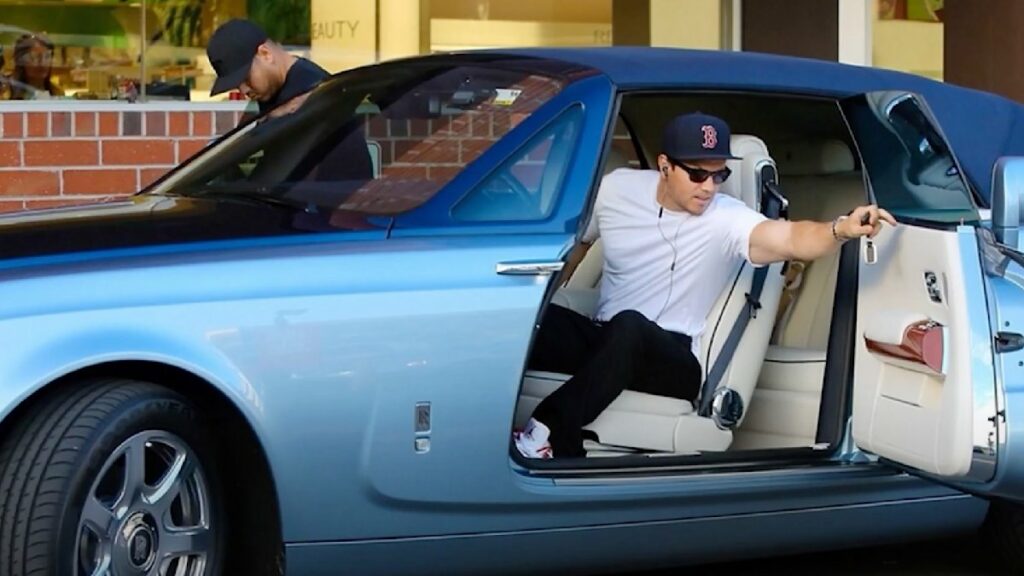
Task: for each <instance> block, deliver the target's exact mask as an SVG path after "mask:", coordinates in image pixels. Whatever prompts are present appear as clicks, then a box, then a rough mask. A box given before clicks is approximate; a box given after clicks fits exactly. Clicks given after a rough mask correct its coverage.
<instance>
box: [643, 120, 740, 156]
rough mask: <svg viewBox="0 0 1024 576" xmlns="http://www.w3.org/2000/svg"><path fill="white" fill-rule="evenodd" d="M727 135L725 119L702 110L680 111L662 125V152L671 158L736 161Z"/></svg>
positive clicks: (728, 133)
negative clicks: (685, 112) (704, 112)
mask: <svg viewBox="0 0 1024 576" xmlns="http://www.w3.org/2000/svg"><path fill="white" fill-rule="evenodd" d="M729 138H730V132H729V125H728V124H726V123H725V120H722V119H721V118H718V117H717V116H711V115H710V114H703V113H701V112H694V113H691V114H683V115H681V116H676V117H675V118H673V119H672V120H671V121H669V123H668V124H666V125H665V132H664V134H663V135H662V141H661V151H662V153H664V154H665V155H666V156H668V157H669V158H672V159H674V160H719V159H721V160H739V159H740V158H739V157H738V156H733V155H732V150H731V149H730V148H729Z"/></svg>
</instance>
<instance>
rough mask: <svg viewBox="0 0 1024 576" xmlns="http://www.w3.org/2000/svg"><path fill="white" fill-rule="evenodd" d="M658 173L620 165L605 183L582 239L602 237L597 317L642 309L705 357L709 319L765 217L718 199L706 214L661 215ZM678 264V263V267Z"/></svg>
mask: <svg viewBox="0 0 1024 576" xmlns="http://www.w3.org/2000/svg"><path fill="white" fill-rule="evenodd" d="M658 178H659V176H658V172H656V171H654V170H633V169H630V168H620V169H618V170H615V171H614V172H612V173H610V174H608V175H607V176H605V177H604V179H603V180H602V181H601V187H600V189H599V191H598V195H597V202H596V205H595V207H594V217H593V218H591V221H590V225H589V226H588V228H587V231H586V232H585V233H584V235H583V241H584V242H588V243H590V242H593V241H595V240H596V239H597V238H598V237H599V236H600V237H601V238H603V242H602V246H603V251H604V267H603V271H602V274H601V293H600V298H599V300H598V304H597V313H596V314H595V316H594V317H595V319H596V320H599V321H607V320H611V318H612V317H613V316H615V315H616V314H617V313H619V312H622V311H623V310H636V311H638V312H640V313H641V314H643V315H644V316H646V317H647V318H648V319H650V320H652V321H654V322H656V323H657V324H658V325H659V326H661V327H662V328H664V329H665V330H670V331H672V332H681V333H683V334H688V335H689V336H690V337H691V338H692V339H693V353H694V355H695V356H698V357H699V354H700V338H701V336H702V335H703V333H704V324H705V319H706V317H707V315H708V313H709V312H711V307H712V306H714V304H715V301H716V300H717V299H718V296H719V295H720V294H721V293H722V291H723V290H724V289H725V287H726V284H727V283H728V282H729V281H730V280H731V279H732V277H733V276H734V274H735V273H736V271H737V268H738V266H739V264H740V262H742V261H743V260H747V261H749V260H750V256H749V254H748V250H749V248H750V233H751V232H752V231H753V229H754V227H755V226H757V225H758V224H760V223H761V222H763V221H764V220H765V217H764V216H763V215H762V214H760V213H758V212H757V211H755V210H752V209H751V208H749V207H747V205H746V204H744V203H743V202H741V201H739V200H737V199H735V198H733V197H732V196H728V195H725V194H715V196H714V198H713V199H712V200H711V203H710V204H709V205H708V207H707V209H706V210H705V211H704V213H703V214H701V215H699V216H694V215H692V214H690V213H688V212H673V211H671V210H667V209H666V210H661V211H660V212H661V216H660V217H659V215H658V214H659V208H661V205H660V204H658V201H657V191H658ZM673 263H674V266H673Z"/></svg>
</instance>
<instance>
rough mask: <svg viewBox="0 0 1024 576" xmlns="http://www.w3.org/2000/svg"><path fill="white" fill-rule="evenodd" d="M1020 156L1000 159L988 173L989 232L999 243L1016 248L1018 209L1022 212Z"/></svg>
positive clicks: (1023, 162) (1023, 176) (1023, 160)
mask: <svg viewBox="0 0 1024 576" xmlns="http://www.w3.org/2000/svg"><path fill="white" fill-rule="evenodd" d="M1021 196H1024V157H1013V156H1004V157H1002V158H1000V159H999V160H997V161H996V166H995V168H994V169H993V171H992V232H993V234H995V236H996V240H998V241H999V243H1000V244H1005V245H1007V246H1009V247H1011V248H1014V249H1019V247H1020V242H1019V238H1020V223H1021V219H1022V218H1021V210H1022V209H1024V202H1021Z"/></svg>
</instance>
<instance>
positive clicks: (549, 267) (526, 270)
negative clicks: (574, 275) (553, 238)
mask: <svg viewBox="0 0 1024 576" xmlns="http://www.w3.org/2000/svg"><path fill="white" fill-rule="evenodd" d="M563 266H565V262H562V261H561V260H522V261H519V262H498V264H497V266H496V267H495V272H497V273H498V274H504V275H508V276H550V275H551V274H554V273H555V272H561V271H562V267H563Z"/></svg>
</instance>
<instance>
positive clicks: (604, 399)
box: [529, 305, 701, 457]
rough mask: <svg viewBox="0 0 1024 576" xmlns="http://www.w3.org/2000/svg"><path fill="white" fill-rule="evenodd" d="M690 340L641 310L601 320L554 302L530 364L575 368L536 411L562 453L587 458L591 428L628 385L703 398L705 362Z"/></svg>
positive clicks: (686, 397) (567, 371) (558, 454)
mask: <svg viewBox="0 0 1024 576" xmlns="http://www.w3.org/2000/svg"><path fill="white" fill-rule="evenodd" d="M690 342H691V340H690V337H689V336H687V335H686V334H677V333H675V332H669V331H667V330H665V329H663V328H661V327H660V326H658V325H657V324H655V323H654V322H652V321H650V320H648V319H647V318H646V317H644V315H643V314H640V313H639V312H637V311H635V310H626V311H623V312H620V313H619V314H616V315H615V317H614V318H612V319H611V320H609V321H608V322H605V323H603V324H600V323H596V322H594V321H593V320H591V319H589V318H587V317H586V316H583V315H582V314H578V313H576V312H574V311H572V310H569V309H566V308H562V307H561V306H555V305H551V306H549V307H548V310H547V312H546V313H545V315H544V319H543V321H542V322H541V326H540V331H539V332H538V334H537V341H536V342H535V344H534V347H533V353H532V355H531V357H530V362H529V365H530V368H531V369H534V370H545V371H549V372H561V373H563V374H573V377H572V378H570V379H569V380H568V381H567V382H566V383H565V384H563V385H562V386H561V387H560V388H559V389H558V390H556V391H555V392H554V394H552V395H550V396H548V397H547V398H545V399H544V401H543V402H541V403H540V405H539V406H537V409H536V410H535V411H534V413H533V417H534V418H536V419H537V420H539V421H541V422H542V423H544V425H546V426H547V427H548V428H550V429H551V448H552V450H553V451H554V454H555V457H573V456H585V455H586V453H585V452H584V450H583V431H582V429H583V427H584V426H586V425H587V424H589V423H590V422H592V421H593V420H594V419H595V418H597V416H598V415H599V414H600V413H601V411H603V410H604V409H605V408H607V407H608V405H609V404H611V403H612V401H613V400H615V398H616V397H618V395H619V393H620V392H622V391H623V390H625V389H630V390H637V391H639V392H647V393H649V394H656V395H658V396H672V397H674V398H682V399H684V400H693V399H695V398H696V397H697V394H698V392H699V391H700V381H701V368H700V363H699V362H698V361H697V358H695V357H694V356H693V352H691V351H690Z"/></svg>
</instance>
